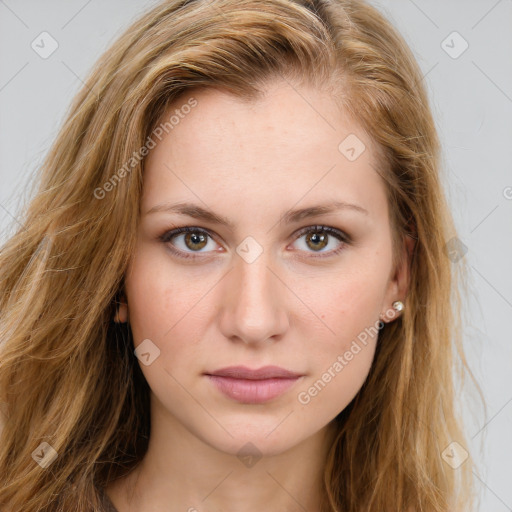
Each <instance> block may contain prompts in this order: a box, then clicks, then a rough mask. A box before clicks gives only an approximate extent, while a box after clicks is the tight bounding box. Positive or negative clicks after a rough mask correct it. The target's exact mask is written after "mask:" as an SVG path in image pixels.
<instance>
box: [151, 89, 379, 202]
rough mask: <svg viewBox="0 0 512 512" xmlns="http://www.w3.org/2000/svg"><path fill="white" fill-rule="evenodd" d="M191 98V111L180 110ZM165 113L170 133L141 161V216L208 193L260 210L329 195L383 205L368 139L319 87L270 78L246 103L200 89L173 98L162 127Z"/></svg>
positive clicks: (232, 96) (375, 158)
mask: <svg viewBox="0 0 512 512" xmlns="http://www.w3.org/2000/svg"><path fill="white" fill-rule="evenodd" d="M191 99H193V100H194V101H195V102H196V103H195V106H194V107H193V108H185V107H184V106H186V105H187V104H190V100H191ZM187 102H188V103H187ZM171 117H173V123H171V124H172V128H171V129H169V130H168V132H167V133H165V134H164V135H163V137H162V140H161V141H157V144H156V147H154V148H153V149H152V150H151V151H150V154H149V155H148V158H147V160H146V165H145V176H144V195H143V205H144V206H145V207H146V210H147V209H148V208H149V207H151V206H152V205H154V204H155V203H157V202H159V201H172V200H183V199H187V198H189V199H196V200H197V199H202V198H203V197H204V199H205V201H206V198H208V199H210V198H211V197H212V196H216V197H219V198H222V199H223V201H224V203H225V202H226V201H229V203H230V204H232V205H238V206H240V207H243V206H249V205H252V206H254V207H256V206H257V205H258V204H259V205H260V207H261V205H262V204H270V203H274V202H276V201H277V202H283V201H285V200H287V201H289V202H296V201H298V200H300V199H301V197H303V198H304V200H305V201H306V200H308V199H311V200H313V199H314V198H318V197H321V196H324V195H325V194H330V196H333V193H335V192H337V191H339V192H340V195H338V196H336V197H331V198H332V199H334V200H344V199H347V200H348V199H349V198H350V199H353V200H354V201H356V200H359V201H363V202H366V203H367V204H368V206H369V207H372V203H373V204H374V205H375V206H376V207H377V206H379V204H381V203H382V199H383V194H384V187H383V183H382V180H381V178H380V176H379V175H378V173H377V172H376V169H377V168H378V166H379V165H380V164H381V162H380V161H379V160H378V156H377V152H376V151H375V149H376V148H375V145H374V143H373V141H372V140H371V138H370V137H369V136H368V135H367V134H366V132H365V131H364V130H363V129H362V128H361V127H360V126H359V125H358V124H357V123H356V122H354V121H353V120H351V119H350V118H349V117H348V116H347V115H345V114H344V113H343V112H342V111H341V109H340V108H339V107H338V105H337V104H336V102H335V100H334V99H333V98H332V97H331V96H329V95H328V94H327V93H325V92H324V91H320V90H318V89H315V88H312V87H305V86H302V87H297V86H293V85H291V84H288V83H286V82H274V83H271V84H269V86H268V87H267V88H266V89H265V91H264V94H263V95H262V96H261V97H260V98H258V99H256V100H254V101H247V100H245V99H241V98H239V97H237V96H234V95H232V94H229V93H228V92H226V91H222V90H219V89H215V88H209V89H199V90H194V91H192V92H190V93H186V94H184V95H182V96H181V97H180V98H179V99H178V100H177V101H175V102H174V103H173V104H172V105H171V106H170V107H169V108H168V109H167V111H166V112H165V114H164V115H163V116H162V121H163V122H165V121H166V120H167V121H169V119H171ZM354 156H355V157H356V158H354ZM234 194H236V196H235V195H234ZM194 196H195V197H194ZM341 196H343V197H341ZM206 202H208V201H206ZM210 202H211V201H210Z"/></svg>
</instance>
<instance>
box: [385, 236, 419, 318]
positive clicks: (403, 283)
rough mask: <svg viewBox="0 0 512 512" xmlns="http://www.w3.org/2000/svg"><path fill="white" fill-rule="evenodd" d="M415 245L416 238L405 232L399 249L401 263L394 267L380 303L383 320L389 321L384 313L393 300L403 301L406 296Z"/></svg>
mask: <svg viewBox="0 0 512 512" xmlns="http://www.w3.org/2000/svg"><path fill="white" fill-rule="evenodd" d="M415 246H416V239H415V238H413V237H412V236H411V235H409V234H407V235H406V236H405V237H404V240H403V246H402V249H401V250H402V260H401V263H399V264H398V265H397V268H395V269H394V272H393V275H392V277H391V279H390V281H389V283H388V287H387V289H386V294H385V296H384V302H383V304H382V310H383V313H382V314H381V319H382V320H384V321H386V318H387V319H388V321H390V317H389V315H386V312H387V311H388V310H390V309H392V307H393V306H392V305H393V302H395V301H396V300H401V301H402V302H405V297H406V296H407V292H408V290H409V283H410V277H411V275H410V274H411V272H410V269H411V261H412V255H413V252H414V248H415ZM393 311H394V310H393ZM399 314H400V313H399V312H398V311H394V317H396V316H398V315H399Z"/></svg>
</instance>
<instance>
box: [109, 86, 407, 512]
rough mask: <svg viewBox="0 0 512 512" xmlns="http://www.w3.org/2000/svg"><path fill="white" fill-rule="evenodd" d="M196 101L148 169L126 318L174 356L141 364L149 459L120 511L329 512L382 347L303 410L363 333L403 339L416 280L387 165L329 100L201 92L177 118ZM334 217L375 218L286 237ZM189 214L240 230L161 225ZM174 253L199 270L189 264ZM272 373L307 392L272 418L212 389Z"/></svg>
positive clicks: (125, 484)
mask: <svg viewBox="0 0 512 512" xmlns="http://www.w3.org/2000/svg"><path fill="white" fill-rule="evenodd" d="M190 96H193V97H194V98H196V100H197V102H198V104H197V106H196V107H195V108H194V109H192V110H191V112H190V113H189V114H187V115H186V116H184V118H183V119H181V120H180V122H179V124H177V125H176V126H174V128H173V129H172V130H171V131H170V132H169V133H168V134H167V135H165V136H164V137H163V138H162V140H161V142H158V144H157V145H156V147H155V148H154V149H152V150H151V152H150V154H149V155H148V158H147V161H146V166H145V177H144V190H143V197H142V204H141V222H140V229H139V233H138V242H137V248H136V251H135V254H134V255H133V258H132V260H131V263H130V266H129V269H128V272H127V275H126V280H125V290H126V299H127V301H126V302H127V303H126V304H124V305H123V306H122V307H121V308H120V310H119V313H118V317H117V320H118V321H126V320H128V321H129V322H130V325H131V328H132V332H133V337H134V343H135V346H138V345H139V344H140V343H141V342H142V341H143V340H145V339H150V340H151V342H152V343H154V345H155V346H157V347H158V349H159V350H160V355H159V357H157V358H156V359H155V360H154V361H153V362H152V363H151V364H149V365H148V366H146V365H144V364H141V368H142V370H143V372H144V375H145V377H146V379H147V381H148V383H149V386H150V388H151V424H152V430H151V435H150V442H149V449H148V452H147V454H146V456H145V458H144V459H143V461H142V463H141V465H140V466H139V467H138V468H137V469H136V470H134V471H133V472H132V473H131V474H130V475H129V476H128V477H126V478H124V479H122V480H119V481H117V482H115V483H113V484H111V485H110V486H109V487H108V488H107V494H108V495H109V496H110V498H111V500H112V501H113V503H114V504H115V506H116V508H117V509H118V510H119V512H131V511H141V512H150V511H157V510H158V511H178V510H179V511H189V512H194V511H195V510H197V511H221V510H222V511H227V512H234V511H237V512H249V511H251V512H253V511H255V510H266V511H276V512H277V511H279V512H282V511H290V512H291V511H299V510H300V511H303V510H308V511H319V505H318V503H319V501H320V496H321V489H322V487H321V482H322V472H323V467H324V464H325V457H326V454H327V452H328V449H329V447H330V446H331V443H332V440H333V435H334V433H335V430H334V426H333V423H332V420H333V419H334V418H335V417H336V416H337V415H338V414H339V413H340V412H341V411H342V410H343V409H344V408H345V407H346V406H347V405H348V404H349V403H350V401H351V400H352V399H353V398H354V396H355V395H356V393H357V392H358V391H359V389H360V388H361V386H362V384H363V382H364V380H365V379H366V377H367V375H368V372H369V370H370V367H371V364H372V360H373V357H374V352H375V347H376V343H377V337H376V336H373V337H369V338H368V340H367V343H366V345H363V344H362V343H359V345H360V347H361V350H360V351H359V352H358V353H357V354H356V355H354V356H353V358H352V359H351V360H350V361H348V362H347V364H346V365H345V366H344V367H343V369H342V371H339V372H338V373H335V375H336V376H335V377H333V378H331V380H330V382H328V383H327V384H326V385H325V387H323V389H321V391H320V392H318V393H317V394H316V396H314V397H311V399H310V401H309V402H308V403H301V402H300V401H299V399H298V395H299V393H300V392H304V391H307V390H308V389H309V388H310V387H311V386H313V384H314V383H315V382H316V381H318V379H321V378H322V375H323V374H324V373H325V372H326V371H327V369H328V368H331V375H332V367H333V364H334V363H335V362H336V361H337V358H338V356H343V355H344V354H345V353H346V351H348V350H349V349H350V347H351V344H352V343H353V342H354V340H356V339H357V336H358V335H359V334H360V333H361V332H363V331H364V329H365V328H370V327H371V326H376V325H377V324H378V322H379V318H382V317H383V315H385V314H386V312H387V314H388V318H387V320H386V321H392V319H390V318H389V311H390V308H391V305H392V303H393V302H394V301H395V300H402V301H404V297H405V296H406V291H407V280H408V266H407V265H406V264H404V265H402V266H400V267H399V268H392V245H391V226H390V223H389V210H388V204H387V199H386V193H385V188H384V184H383V182H382V180H381V178H380V177H379V175H378V174H377V173H376V171H375V168H376V166H377V161H376V156H375V155H376V152H375V151H374V149H375V148H374V146H373V144H372V141H371V140H370V139H369V138H368V136H367V135H366V133H365V132H364V131H363V130H362V129H361V128H360V127H359V126H358V125H357V124H356V123H354V122H353V121H351V120H350V119H349V118H348V117H347V116H346V115H344V114H343V113H342V112H340V111H339V109H338V108H337V106H336V104H335V103H334V102H333V100H332V98H330V97H329V96H328V95H327V94H326V93H323V92H322V91H319V90H318V89H314V88H312V87H308V86H304V85H303V86H298V85H294V87H293V88H292V87H291V86H290V85H289V84H288V83H286V82H283V81H273V82H270V83H268V84H267V88H266V94H265V96H264V98H263V99H261V100H258V101H256V102H253V103H247V102H244V101H242V100H240V99H238V98H236V97H234V96H232V95H230V94H228V93H226V92H223V91H221V90H219V89H203V90H196V91H194V94H189V96H186V97H185V99H180V101H179V102H176V103H175V104H174V105H172V106H171V108H170V109H169V113H171V112H172V111H173V110H174V109H175V108H179V107H180V106H181V105H183V104H185V103H186V101H187V99H188V97H190ZM169 113H168V114H167V116H166V117H168V115H169ZM349 134H356V135H357V137H358V138H359V139H360V140H361V141H362V142H363V143H364V144H365V146H366V150H365V151H363V153H362V154H361V155H360V156H359V157H358V158H357V159H356V160H355V161H349V160H348V159H347V158H346V157H345V155H344V154H342V153H341V152H340V151H339V150H338V145H339V144H340V142H341V141H342V140H343V139H345V137H346V136H347V135H349ZM335 200H336V201H345V202H347V203H353V204H357V205H359V206H360V207H362V208H364V209H365V210H366V211H367V213H366V214H363V213H360V212H358V211H355V210H352V209H343V210H339V211H337V212H334V213H329V214H322V215H320V216H317V217H314V218H305V219H303V220H300V221H298V222H296V223H294V224H286V223H284V222H280V219H281V218H282V216H283V214H284V212H285V211H287V210H289V209H297V208H305V207H309V206H314V205H322V204H326V203H329V202H330V201H335ZM182 201H187V202H191V203H194V204H197V205H199V206H201V207H203V208H208V209H210V210H213V211H214V212H216V213H217V214H219V215H222V216H224V217H226V218H228V219H229V220H230V221H231V222H232V223H233V225H234V228H233V230H231V229H230V228H228V227H226V226H222V225H218V224H215V223H213V222H211V221H205V220H198V219H195V218H192V217H189V216H184V215H180V214H177V213H171V212H165V211H160V212H154V213H147V212H148V211H149V210H150V209H151V208H153V207H154V206H155V205H158V204H161V203H166V202H167V203H177V202H182ZM318 224H319V225H321V226H329V227H333V228H336V229H338V230H340V231H342V232H344V233H347V234H349V235H350V236H351V238H352V242H350V243H343V242H342V241H340V240H338V239H337V238H336V237H335V236H334V235H329V234H327V242H324V243H327V245H326V246H324V245H322V244H321V243H320V245H318V244H319V242H316V244H317V245H315V241H310V242H309V243H308V239H307V233H306V234H302V235H299V234H298V231H299V230H300V229H302V228H306V227H311V226H315V225H318ZM182 226H191V227H198V228H202V229H203V230H207V231H208V233H209V235H210V236H206V238H205V239H204V240H205V241H207V245H204V244H202V245H201V244H200V243H199V242H198V241H197V239H196V240H195V241H190V240H189V242H188V245H187V244H186V238H185V237H186V235H184V234H178V235H177V236H176V237H175V238H174V239H172V241H168V242H162V241H161V240H159V236H160V235H162V234H164V233H165V232H167V231H169V230H171V229H174V228H175V227H182ZM315 233H316V234H317V235H318V234H320V235H322V232H321V231H320V232H319V231H318V229H316V230H315V229H314V228H313V231H312V234H315ZM248 236H250V237H252V238H253V239H254V240H255V241H256V242H257V244H259V246H260V247H261V248H262V249H263V252H262V253H261V254H260V255H259V257H258V258H256V259H255V261H252V262H250V263H249V262H247V261H246V260H245V259H244V258H242V257H240V256H239V254H238V253H237V251H236V249H237V247H239V246H242V247H243V244H242V242H243V241H244V239H245V238H246V237H248ZM194 243H195V244H198V245H196V246H195V245H194ZM169 247H174V248H175V249H176V250H178V251H179V250H181V251H183V252H185V253H187V254H190V255H192V256H197V258H196V259H184V258H180V257H179V256H176V255H174V254H173V253H172V252H171V251H170V249H169ZM251 247H252V249H251V250H252V251H254V246H251ZM339 247H343V248H342V250H341V252H340V253H339V254H333V251H334V250H336V249H338V248H339ZM403 250H406V247H404V248H403ZM253 254H254V253H253ZM397 315H398V313H397ZM352 346H353V345H352ZM270 364H273V365H277V366H281V367H284V368H286V369H288V370H292V371H296V372H300V373H301V374H303V377H302V378H301V379H300V380H299V381H298V382H296V383H295V384H294V386H293V387H292V388H291V389H289V390H288V391H286V392H285V393H284V394H282V395H280V396H279V397H277V398H275V399H273V400H271V401H270V402H267V403H264V404H246V403H239V402H237V401H234V400H233V399H231V398H228V397H226V396H225V395H224V394H222V393H220V392H219V391H218V390H217V389H216V388H215V387H214V386H213V385H212V384H211V382H210V381H209V379H208V378H207V377H205V376H204V373H205V372H208V371H210V372H211V371H213V370H215V369H219V368H222V367H225V366H231V365H246V366H248V367H250V368H259V367H261V366H265V365H270ZM249 442H250V443H252V445H253V446H255V447H256V449H257V451H258V454H259V455H261V457H262V458H261V459H259V460H258V461H257V462H256V464H254V465H252V466H251V467H248V466H246V465H245V464H243V463H242V462H241V460H240V459H239V458H238V457H237V453H238V452H239V450H240V449H241V448H242V447H243V446H244V445H246V443H249Z"/></svg>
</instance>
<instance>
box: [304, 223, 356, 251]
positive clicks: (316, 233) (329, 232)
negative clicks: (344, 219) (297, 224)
mask: <svg viewBox="0 0 512 512" xmlns="http://www.w3.org/2000/svg"><path fill="white" fill-rule="evenodd" d="M304 236H305V239H304V242H303V244H302V246H303V247H304V248H305V250H306V252H309V251H308V249H311V250H312V251H313V252H316V253H320V252H322V253H328V254H327V255H326V257H327V256H332V255H335V254H338V253H339V252H340V251H342V250H343V248H344V247H345V244H349V243H350V242H351V240H350V237H349V236H348V235H347V234H345V233H343V232H342V231H340V230H338V229H335V228H331V227H329V226H309V227H307V228H304V229H302V230H300V231H299V233H298V239H297V240H301V239H302V238H303V237H304ZM333 238H334V239H337V240H338V242H341V243H338V244H337V248H336V244H331V245H335V247H333V248H332V250H326V251H324V250H323V249H325V247H328V246H329V244H330V242H331V240H332V239H333ZM314 257H315V256H314ZM319 257H322V258H323V257H324V256H323V255H322V256H319Z"/></svg>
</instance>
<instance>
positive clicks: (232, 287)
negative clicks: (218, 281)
mask: <svg viewBox="0 0 512 512" xmlns="http://www.w3.org/2000/svg"><path fill="white" fill-rule="evenodd" d="M269 263H270V262H269V261H268V258H266V257H265V253H263V254H261V255H260V256H259V257H258V258H257V260H256V261H253V262H252V263H248V262H246V261H245V260H244V259H243V258H241V257H239V256H236V257H235V259H234V268H233V269H232V270H231V271H230V272H229V273H228V274H227V276H226V278H225V279H224V280H223V289H222V291H221V293H222V299H221V300H222V305H221V313H220V329H221V331H222V333H223V334H224V335H225V336H226V338H227V339H230V340H231V341H233V342H235V341H238V342H244V343H246V344H249V345H258V344H262V343H264V342H265V341H267V340H274V341H277V340H279V339H281V338H282V336H283V334H284V333H285V332H286V330H287V329H288V326H289V320H288V313H287V308H286V299H287V298H289V292H288V291H287V288H286V286H285V284H284V283H283V281H282V280H281V279H280V277H279V276H278V275H276V274H277V272H276V271H274V270H273V269H271V268H270V266H269Z"/></svg>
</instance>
